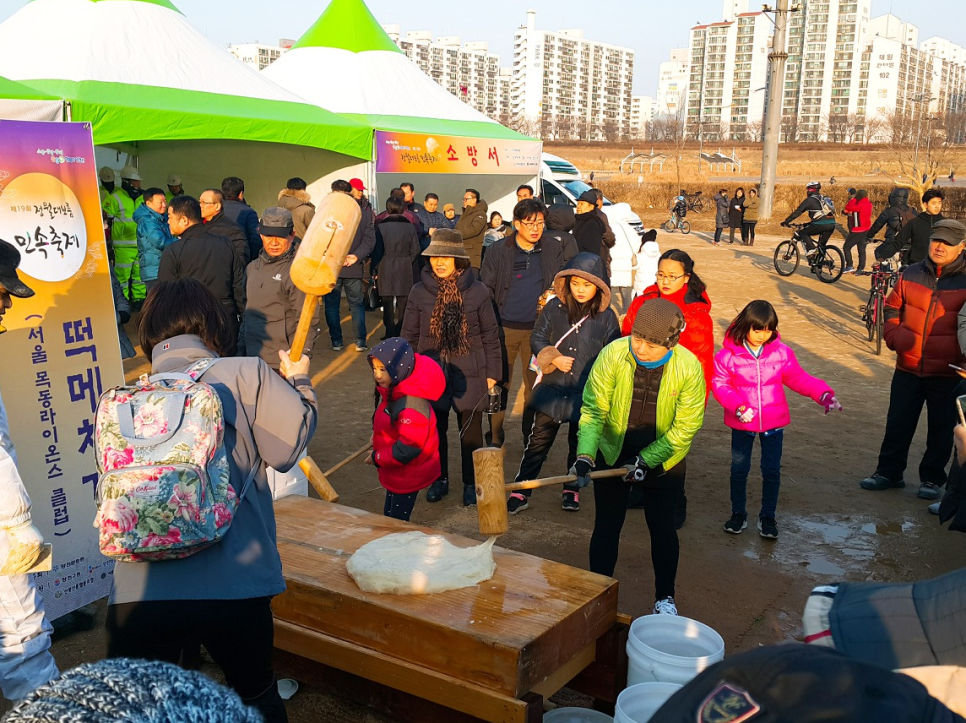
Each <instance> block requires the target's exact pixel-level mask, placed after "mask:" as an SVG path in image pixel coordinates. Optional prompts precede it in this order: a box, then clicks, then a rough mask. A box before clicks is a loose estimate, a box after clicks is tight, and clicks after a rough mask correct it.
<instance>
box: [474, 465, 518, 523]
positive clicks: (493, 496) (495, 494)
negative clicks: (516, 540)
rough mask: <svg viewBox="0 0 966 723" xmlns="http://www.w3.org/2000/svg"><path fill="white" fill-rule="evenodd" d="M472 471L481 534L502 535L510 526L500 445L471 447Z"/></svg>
mask: <svg viewBox="0 0 966 723" xmlns="http://www.w3.org/2000/svg"><path fill="white" fill-rule="evenodd" d="M473 471H474V472H475V473H476V511H477V513H478V514H479V516H480V534H482V535H502V534H503V533H504V532H506V531H507V530H508V529H510V518H509V516H508V513H507V509H506V485H505V484H504V477H503V450H502V449H501V448H500V447H482V448H480V449H475V450H473Z"/></svg>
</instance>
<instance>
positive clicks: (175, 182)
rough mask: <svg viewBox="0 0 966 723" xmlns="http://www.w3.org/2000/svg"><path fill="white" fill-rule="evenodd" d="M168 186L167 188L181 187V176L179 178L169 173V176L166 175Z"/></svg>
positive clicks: (175, 174)
mask: <svg viewBox="0 0 966 723" xmlns="http://www.w3.org/2000/svg"><path fill="white" fill-rule="evenodd" d="M168 185H169V186H180V185H181V176H179V175H178V174H177V173H171V174H169V175H168Z"/></svg>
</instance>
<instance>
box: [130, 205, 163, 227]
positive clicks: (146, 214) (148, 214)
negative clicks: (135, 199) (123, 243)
mask: <svg viewBox="0 0 966 723" xmlns="http://www.w3.org/2000/svg"><path fill="white" fill-rule="evenodd" d="M131 218H133V219H134V220H135V221H140V220H141V219H142V218H152V219H154V220H155V221H159V222H161V223H165V222H166V220H167V218H168V215H167V214H166V213H158V212H157V211H155V210H154V209H153V208H148V206H147V205H146V204H143V203H142V204H141V205H140V206H138V207H137V208H136V209H134V213H133V214H132V216H131Z"/></svg>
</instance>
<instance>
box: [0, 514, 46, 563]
mask: <svg viewBox="0 0 966 723" xmlns="http://www.w3.org/2000/svg"><path fill="white" fill-rule="evenodd" d="M4 532H6V533H7V542H8V543H9V544H10V552H8V553H7V559H6V560H4V561H3V566H2V567H0V575H20V574H23V573H25V572H26V571H27V570H29V569H30V568H31V567H33V565H34V563H35V562H37V559H38V558H39V557H40V553H41V551H42V549H43V546H44V536H43V535H41V534H40V530H38V529H37V528H36V527H34V525H33V523H32V522H31V521H30V520H29V519H28V520H27V521H26V522H23V523H21V524H19V525H16V526H14V527H8V528H7V529H6V530H4Z"/></svg>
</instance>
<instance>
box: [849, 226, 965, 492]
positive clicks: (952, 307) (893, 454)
mask: <svg viewBox="0 0 966 723" xmlns="http://www.w3.org/2000/svg"><path fill="white" fill-rule="evenodd" d="M964 241H966V226H963V225H962V224H961V223H959V222H958V221H953V220H951V219H944V220H942V221H939V222H938V223H936V225H935V226H933V227H932V232H931V234H930V242H929V256H928V258H926V259H925V260H924V261H920V262H919V263H917V264H912V265H911V266H909V267H907V268H906V269H905V271H903V272H902V274H901V275H900V276H899V280H898V281H897V282H896V285H895V288H893V290H892V293H891V294H889V296H888V298H887V299H886V302H885V313H884V317H885V342H886V345H887V346H888V347H889V348H890V349H892V350H893V351H894V352H896V370H895V372H894V373H893V375H892V389H891V391H890V394H889V412H888V414H887V415H886V429H885V436H884V437H883V439H882V447H881V449H880V451H879V461H878V464H877V465H876V468H875V472H874V473H873V474H872V475H871V476H869V477H866V478H865V479H864V480H862V482H861V483H860V484H861V486H862V488H863V489H867V490H872V491H879V490H885V489H891V488H894V487H905V486H906V483H905V481H904V479H903V473H904V472H905V469H906V464H907V462H908V459H909V446H910V445H911V444H912V438H913V436H914V435H915V433H916V426H917V425H918V423H919V415H920V414H921V413H922V405H923V404H924V403H925V405H926V410H927V413H926V424H927V428H928V431H927V432H926V451H925V452H924V453H923V455H922V461H921V462H920V463H919V495H918V496H919V497H920V498H921V499H924V500H935V499H937V498H938V497H939V491H940V489H941V488H942V486H943V485H945V484H946V463H947V462H949V456H950V453H951V452H952V448H953V427H955V426H956V422H957V421H958V419H959V417H958V413H957V411H956V399H955V398H956V394H957V389H958V387H959V385H960V381H961V380H960V378H959V376H958V375H957V374H956V371H955V370H954V369H952V368H950V366H949V365H950V364H954V365H956V366H966V364H964V361H963V359H964V357H963V350H962V347H961V346H960V342H959V339H958V338H957V332H958V333H959V334H960V335H963V337H962V338H964V340H966V325H964V322H963V317H962V316H961V314H962V308H963V304H964V303H966V256H964V255H963V242H964ZM957 315H960V316H959V320H957Z"/></svg>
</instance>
